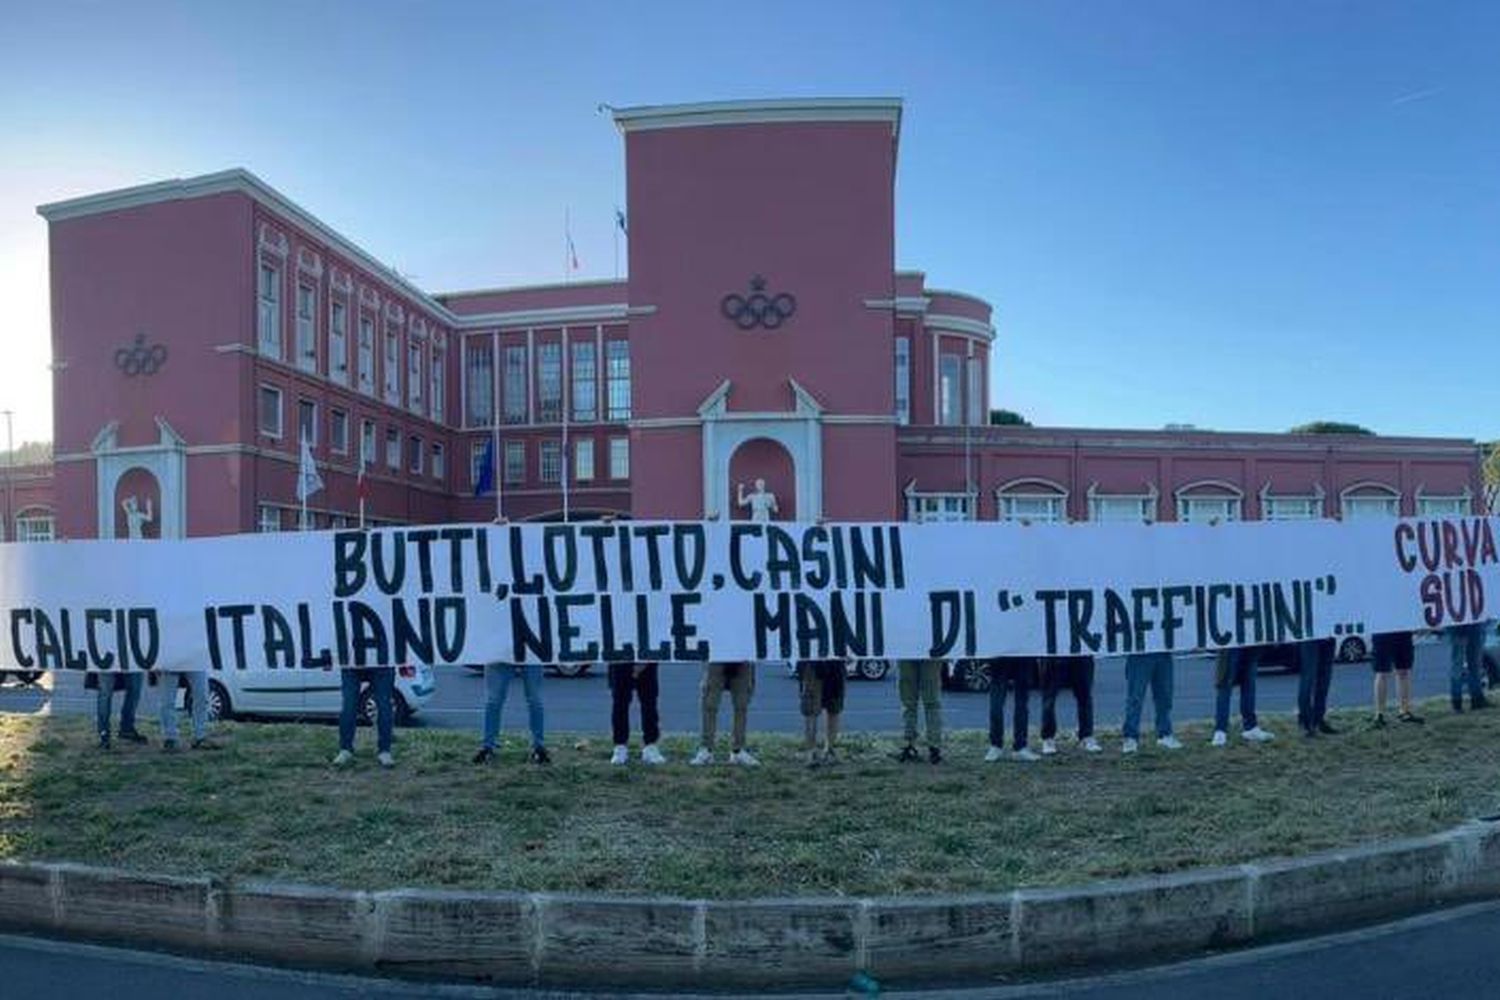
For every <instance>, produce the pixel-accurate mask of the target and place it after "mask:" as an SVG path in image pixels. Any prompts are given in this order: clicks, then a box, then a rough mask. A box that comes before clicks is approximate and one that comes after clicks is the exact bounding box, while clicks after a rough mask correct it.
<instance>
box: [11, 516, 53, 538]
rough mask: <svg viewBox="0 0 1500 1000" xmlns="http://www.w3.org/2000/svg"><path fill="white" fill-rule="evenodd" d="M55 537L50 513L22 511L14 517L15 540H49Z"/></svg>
mask: <svg viewBox="0 0 1500 1000" xmlns="http://www.w3.org/2000/svg"><path fill="white" fill-rule="evenodd" d="M56 537H57V532H56V526H55V524H54V523H53V520H52V515H51V514H40V513H36V514H30V513H22V514H20V515H18V516H17V517H16V541H18V542H50V541H52V540H53V539H54V538H56Z"/></svg>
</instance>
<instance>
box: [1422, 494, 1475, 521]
mask: <svg viewBox="0 0 1500 1000" xmlns="http://www.w3.org/2000/svg"><path fill="white" fill-rule="evenodd" d="M1417 516H1418V517H1468V516H1469V498H1468V497H1417Z"/></svg>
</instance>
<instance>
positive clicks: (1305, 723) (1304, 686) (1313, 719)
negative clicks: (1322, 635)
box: [1297, 641, 1320, 733]
mask: <svg viewBox="0 0 1500 1000" xmlns="http://www.w3.org/2000/svg"><path fill="white" fill-rule="evenodd" d="M1318 653H1319V650H1318V643H1317V642H1316V641H1311V642H1299V643H1297V725H1299V726H1301V727H1302V731H1303V732H1304V733H1305V732H1308V731H1309V730H1313V729H1316V728H1317V725H1318V713H1317V709H1316V708H1314V707H1313V702H1314V692H1315V691H1316V690H1317V686H1318V660H1319V658H1320V657H1319V655H1318Z"/></svg>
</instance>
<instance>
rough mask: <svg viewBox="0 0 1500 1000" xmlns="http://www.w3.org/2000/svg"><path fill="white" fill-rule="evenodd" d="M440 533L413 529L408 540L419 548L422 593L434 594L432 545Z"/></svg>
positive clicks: (430, 529)
mask: <svg viewBox="0 0 1500 1000" xmlns="http://www.w3.org/2000/svg"><path fill="white" fill-rule="evenodd" d="M437 536H438V533H437V531H436V529H434V528H413V529H411V530H410V531H408V532H407V533H406V538H407V540H408V541H410V542H411V543H412V544H414V545H416V547H417V577H418V580H419V581H420V582H421V585H422V593H424V594H430V593H432V543H433V540H434V539H436V538H437Z"/></svg>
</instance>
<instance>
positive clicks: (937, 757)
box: [927, 747, 943, 764]
mask: <svg viewBox="0 0 1500 1000" xmlns="http://www.w3.org/2000/svg"><path fill="white" fill-rule="evenodd" d="M942 762H943V751H941V750H939V749H938V748H937V747H928V748H927V763H929V764H941V763H942Z"/></svg>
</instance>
